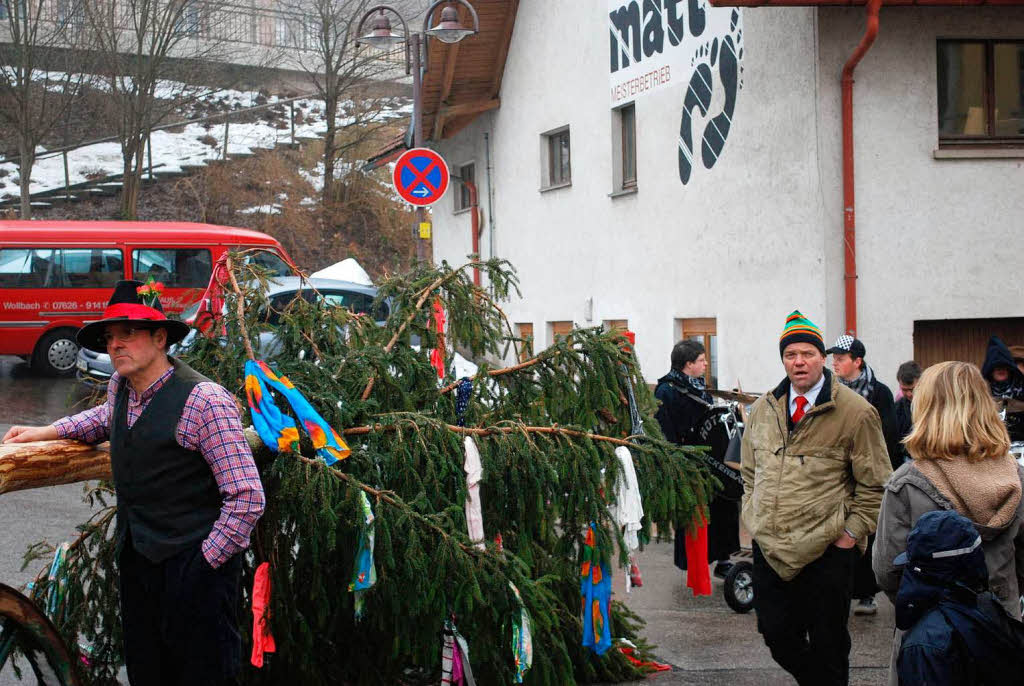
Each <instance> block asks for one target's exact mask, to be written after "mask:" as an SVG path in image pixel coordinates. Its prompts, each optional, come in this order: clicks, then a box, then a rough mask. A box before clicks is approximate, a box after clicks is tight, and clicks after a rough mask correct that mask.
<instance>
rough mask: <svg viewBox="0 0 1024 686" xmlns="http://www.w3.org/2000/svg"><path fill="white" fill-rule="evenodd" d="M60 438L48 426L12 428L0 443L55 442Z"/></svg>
mask: <svg viewBox="0 0 1024 686" xmlns="http://www.w3.org/2000/svg"><path fill="white" fill-rule="evenodd" d="M58 438H60V436H58V435H57V429H55V428H54V427H53V425H52V424H51V425H50V426H12V427H11V428H10V429H8V430H7V433H5V434H4V438H3V440H2V441H0V443H29V442H31V441H56V440H57V439H58Z"/></svg>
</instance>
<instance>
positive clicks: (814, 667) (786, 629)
mask: <svg viewBox="0 0 1024 686" xmlns="http://www.w3.org/2000/svg"><path fill="white" fill-rule="evenodd" d="M779 354H780V355H781V357H782V364H783V366H784V367H785V369H786V378H785V379H783V380H782V383H780V384H779V385H778V386H777V387H776V388H775V390H773V391H771V392H770V393H766V394H765V395H763V396H762V397H761V398H759V399H758V400H757V402H756V403H754V405H753V407H752V408H751V410H750V416H749V419H748V422H747V429H746V432H745V433H744V435H743V450H742V469H741V472H742V474H743V510H742V517H743V523H744V525H745V526H746V528H747V530H748V531H749V532H750V533H751V535H752V537H753V539H754V543H753V549H754V572H753V574H754V588H755V594H754V609H755V610H756V611H757V630H758V631H759V632H760V633H761V635H762V636H763V637H764V641H765V644H766V645H767V646H768V648H769V650H771V653H772V657H773V658H774V659H775V661H776V662H778V663H779V665H780V666H782V667H783V668H784V669H785V670H786V671H788V672H789V673H791V674H792V675H793V676H794V677H795V678H796V680H797V683H798V684H801V686H810V685H811V684H813V685H814V686H832V685H842V686H845V685H846V684H847V683H848V682H849V665H850V632H849V630H848V628H847V623H848V621H849V613H850V596H851V592H852V587H853V572H854V568H855V565H856V563H857V560H858V558H859V557H860V555H862V554H863V552H864V548H865V545H866V543H867V539H868V536H869V535H870V534H871V533H872V532H873V531H874V530H875V522H876V520H877V519H878V509H879V506H880V505H881V502H882V492H883V488H884V485H885V482H886V480H887V479H888V478H889V475H890V474H891V473H892V467H891V465H890V464H889V456H888V453H887V452H886V448H885V439H884V438H883V437H882V427H881V422H880V420H879V418H878V412H877V411H876V410H875V409H874V408H873V407H871V405H870V404H869V403H868V402H867V401H866V400H865V399H864V398H862V397H861V396H860V395H858V394H857V393H856V392H854V391H852V390H850V389H849V388H847V387H846V386H844V385H842V384H841V383H838V382H837V381H836V379H835V377H834V376H833V375H832V373H831V372H829V371H828V370H827V369H825V343H824V339H823V338H822V335H821V330H820V329H819V328H818V327H817V326H815V324H814V323H813V322H812V321H810V320H809V319H807V318H806V317H804V316H803V315H802V314H801V313H800V312H799V311H794V312H792V313H791V314H790V315H789V317H787V318H786V325H785V327H784V329H783V331H782V335H781V336H780V337H779Z"/></svg>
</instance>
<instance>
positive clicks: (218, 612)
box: [119, 537, 242, 686]
mask: <svg viewBox="0 0 1024 686" xmlns="http://www.w3.org/2000/svg"><path fill="white" fill-rule="evenodd" d="M200 545H201V544H199V545H196V546H192V547H189V548H186V549H185V550H183V551H182V552H180V553H178V554H176V555H173V556H171V557H169V558H168V559H166V560H164V561H163V562H158V563H154V562H151V561H150V560H148V559H146V558H145V557H143V556H142V555H140V554H139V553H138V552H137V551H136V550H135V548H134V547H133V546H132V544H131V539H130V537H129V540H127V541H125V544H124V548H123V549H122V551H121V557H120V568H119V573H120V579H121V583H120V590H121V622H122V628H123V630H124V653H125V664H126V667H127V668H128V680H129V681H130V682H131V684H132V686H186V685H187V686H193V685H195V686H206V685H209V686H215V685H216V686H221V685H225V684H236V683H237V676H238V672H239V669H240V668H241V651H242V644H241V637H240V635H239V633H238V602H239V583H240V576H241V564H242V560H241V555H240V554H239V555H235V556H234V557H232V558H231V559H230V560H228V561H227V562H225V563H224V564H223V565H221V566H220V567H218V568H217V569H213V568H212V567H210V565H209V563H207V562H206V559H205V558H204V557H203V554H202V552H201V550H200Z"/></svg>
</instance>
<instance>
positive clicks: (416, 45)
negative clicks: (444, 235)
mask: <svg viewBox="0 0 1024 686" xmlns="http://www.w3.org/2000/svg"><path fill="white" fill-rule="evenodd" d="M456 4H458V5H463V6H464V7H465V8H466V9H468V10H469V14H470V16H471V17H472V18H473V28H465V27H464V26H462V24H460V23H459V14H458V11H457V10H456V8H455V7H453V5H456ZM441 5H447V6H446V7H445V8H444V9H443V10H441V20H440V21H439V22H438V23H437V25H436V26H434V27H430V17H431V16H433V14H434V10H436V9H437V8H438V7H439V6H441ZM375 12H376V13H377V16H375V17H373V22H372V25H371V27H370V32H369V33H367V34H366V35H365V36H364V35H361V34H362V32H363V25H364V24H366V20H367V19H369V18H370V17H371V16H372V15H373V14H374V13H375ZM388 12H390V13H391V14H394V15H395V16H396V17H398V20H399V21H400V22H401V23H402V29H403V33H401V34H396V33H393V32H392V31H391V20H390V19H389V18H388V14H387V13H388ZM479 30H480V19H479V17H478V16H477V13H476V10H474V9H473V6H472V5H470V4H469V2H467V0H437V2H435V3H434V4H432V5H431V6H430V7H429V8H428V9H427V11H426V14H425V15H424V17H423V30H422V31H421V32H420V33H410V32H409V26H408V24H406V22H405V19H404V18H403V17H402V15H401V13H400V12H399V11H398V10H396V9H395V8H394V7H391V6H390V5H377V6H375V7H372V8H370V9H369V10H367V12H366V14H364V15H363V18H362V19H360V20H359V24H358V26H357V27H356V35H357V36H359V38H357V39H356V40H357V42H358V43H362V44H364V45H369V46H370V47H373V48H378V49H387V48H392V47H395V46H397V45H398V44H399V43H404V44H405V73H406V74H410V73H411V74H412V144H413V147H414V148H419V147H422V146H423V65H424V64H427V63H428V60H427V57H428V42H427V36H433V37H434V38H437V39H438V40H439V41H441V42H443V43H458V42H459V41H460V40H462V39H463V38H465V37H466V36H471V35H473V34H474V33H477V32H478V31H479ZM410 56H411V60H410ZM425 218H426V212H425V211H424V209H423V208H422V207H417V208H416V226H414V227H413V236H414V240H415V241H416V259H418V260H419V261H420V262H424V261H426V259H427V240H429V238H428V239H423V238H421V237H420V226H421V225H422V224H423V223H424V220H425Z"/></svg>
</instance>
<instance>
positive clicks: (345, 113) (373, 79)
mask: <svg viewBox="0 0 1024 686" xmlns="http://www.w3.org/2000/svg"><path fill="white" fill-rule="evenodd" d="M418 4H421V3H420V0H406V2H399V3H398V7H399V8H405V9H408V8H406V5H409V6H410V7H412V6H418ZM285 6H286V7H287V9H288V12H289V13H290V14H291V15H292V17H293V19H292V21H293V22H294V25H295V28H294V29H293V31H295V32H296V33H298V32H304V37H305V39H306V42H307V45H308V49H307V50H303V51H301V52H298V53H297V55H296V61H297V62H298V64H299V66H300V67H301V69H302V70H304V71H305V72H306V73H307V74H308V75H309V77H310V80H311V81H312V82H313V85H314V87H315V88H316V91H317V94H318V95H319V97H320V99H322V100H323V101H324V113H325V118H326V123H327V131H326V133H325V134H324V151H323V164H324V187H323V194H322V202H323V203H324V204H325V205H326V204H329V203H331V202H332V199H333V198H334V195H335V181H336V176H337V169H338V164H339V162H340V161H343V160H345V159H346V155H347V154H348V153H349V151H352V150H355V149H357V148H358V147H359V146H360V145H361V144H362V143H363V142H365V141H366V140H367V139H368V138H370V137H372V136H374V135H375V134H376V133H377V132H378V131H379V129H380V128H381V127H383V126H386V125H387V121H386V120H385V119H384V118H383V117H381V114H382V113H383V112H384V111H385V110H387V109H391V108H393V107H395V106H396V104H397V99H396V98H395V97H394V88H390V89H389V88H387V87H386V86H385V84H387V83H388V82H391V81H394V80H396V79H398V78H404V62H402V60H401V57H400V56H401V53H400V52H397V53H394V54H391V55H388V54H382V53H381V52H380V51H375V50H369V49H365V48H363V47H361V46H357V44H356V40H357V38H358V36H356V35H355V31H356V28H357V24H358V22H359V20H360V19H361V18H362V16H363V15H364V14H365V12H366V10H367V9H368V8H369V7H370V6H371V2H369V1H368V0H285ZM411 11H412V12H415V9H412V10H411ZM396 55H397V56H398V57H399V59H398V60H396V59H394V58H395V56H396ZM389 58H390V59H389ZM389 91H390V92H389ZM342 129H348V130H349V135H345V136H342V135H341V131H342Z"/></svg>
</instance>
